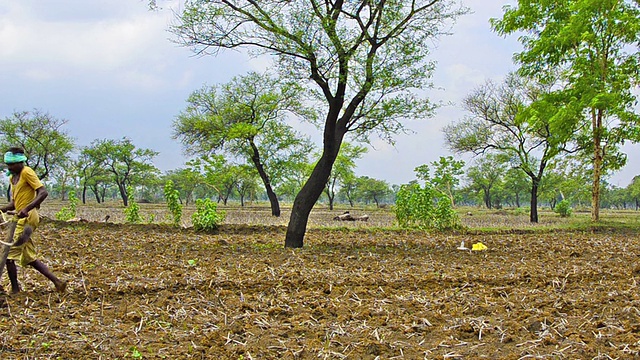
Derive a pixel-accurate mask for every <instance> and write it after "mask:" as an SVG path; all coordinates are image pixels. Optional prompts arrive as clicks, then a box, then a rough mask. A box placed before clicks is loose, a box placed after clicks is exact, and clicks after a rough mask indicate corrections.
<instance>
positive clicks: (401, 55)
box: [152, 0, 465, 248]
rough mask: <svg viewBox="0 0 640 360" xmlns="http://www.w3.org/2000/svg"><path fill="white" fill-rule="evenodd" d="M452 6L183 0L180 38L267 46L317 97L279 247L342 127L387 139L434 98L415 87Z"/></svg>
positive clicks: (425, 80) (306, 203)
mask: <svg viewBox="0 0 640 360" xmlns="http://www.w3.org/2000/svg"><path fill="white" fill-rule="evenodd" d="M152 3H153V1H152ZM454 6H455V1H453V0H416V1H404V0H383V1H362V0H360V1H342V0H338V1H329V0H292V1H280V0H264V1H248V2H236V1H227V0H215V1H206V2H204V1H187V2H186V3H185V6H184V10H183V11H182V13H181V14H180V15H179V23H178V24H177V25H176V26H174V27H173V28H172V30H173V32H174V33H175V34H177V35H178V36H179V39H180V41H182V43H183V44H184V45H185V46H190V47H193V48H194V50H195V51H196V52H197V53H200V54H206V53H213V54H215V53H217V52H218V51H220V50H221V49H235V48H249V49H250V50H255V51H256V53H258V54H269V55H273V56H274V57H275V59H276V61H277V65H278V68H279V70H280V74H281V76H282V77H283V78H287V79H291V80H293V81H298V82H306V81H310V82H311V84H310V86H308V87H309V88H310V87H311V86H313V89H314V90H315V91H314V95H316V97H317V99H318V100H319V101H321V102H322V103H323V107H324V116H325V118H324V121H323V122H322V124H323V126H322V127H323V129H322V144H323V148H322V155H321V157H320V159H319V160H318V161H317V163H316V166H315V167H314V169H313V171H312V173H311V175H310V176H309V178H308V179H307V181H306V182H305V184H304V186H303V187H302V189H301V190H300V192H299V193H298V195H297V196H296V198H295V200H294V203H293V207H292V211H291V217H290V219H289V225H288V227H287V233H286V237H285V247H294V248H297V247H302V246H303V241H304V235H305V231H306V227H307V222H308V219H309V214H310V212H311V209H312V208H313V206H314V205H315V203H316V201H317V200H318V198H319V197H320V196H321V195H322V192H323V191H324V189H325V185H326V183H327V181H328V179H329V176H330V175H331V169H332V167H333V164H334V162H335V160H336V157H337V156H338V153H339V151H340V146H341V144H342V141H343V139H344V137H345V135H346V134H347V133H348V132H351V133H352V134H353V135H354V136H356V137H358V138H359V139H360V140H367V139H368V138H369V136H371V135H379V136H381V137H382V138H384V139H387V140H390V141H391V140H392V138H393V135H395V134H397V133H398V132H401V131H403V130H404V127H403V125H402V122H401V120H402V119H419V118H425V117H430V116H431V115H432V114H433V110H434V106H433V104H431V103H430V102H429V101H427V100H426V99H423V98H420V97H419V96H418V95H417V94H416V92H415V91H412V90H414V89H426V88H430V87H432V85H431V83H430V82H429V79H430V77H431V74H432V71H433V69H434V64H433V63H431V62H429V61H427V56H428V55H429V49H430V47H431V46H433V42H434V41H435V40H436V39H438V38H439V37H440V35H442V34H443V33H444V31H443V30H442V28H443V27H445V26H446V24H447V23H448V22H449V21H450V20H453V19H455V18H456V17H457V16H458V15H460V14H462V13H464V12H465V10H464V9H459V8H457V7H454ZM301 85H303V84H301ZM304 85H305V86H306V85H307V84H304Z"/></svg>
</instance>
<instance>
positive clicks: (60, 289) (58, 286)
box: [55, 280, 67, 293]
mask: <svg viewBox="0 0 640 360" xmlns="http://www.w3.org/2000/svg"><path fill="white" fill-rule="evenodd" d="M55 285H56V291H57V292H59V293H63V292H65V291H66V290H67V281H66V280H64V281H60V282H59V283H56V284H55Z"/></svg>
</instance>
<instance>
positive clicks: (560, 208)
mask: <svg viewBox="0 0 640 360" xmlns="http://www.w3.org/2000/svg"><path fill="white" fill-rule="evenodd" d="M553 211H554V212H555V213H556V214H558V215H560V216H561V217H569V216H571V213H572V209H571V203H570V202H569V200H567V199H564V200H562V201H560V202H559V203H558V204H556V207H555V208H554V209H553Z"/></svg>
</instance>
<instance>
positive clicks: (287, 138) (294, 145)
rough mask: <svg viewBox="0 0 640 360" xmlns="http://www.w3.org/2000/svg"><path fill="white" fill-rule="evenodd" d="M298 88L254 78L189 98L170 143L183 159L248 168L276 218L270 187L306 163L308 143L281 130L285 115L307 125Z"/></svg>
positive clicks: (310, 116) (275, 202)
mask: <svg viewBox="0 0 640 360" xmlns="http://www.w3.org/2000/svg"><path fill="white" fill-rule="evenodd" d="M301 93H302V92H301V88H300V86H298V85H296V84H294V83H290V82H289V83H286V82H282V81H279V80H278V79H274V78H273V77H271V76H268V75H263V74H258V73H255V72H252V73H249V74H247V75H245V76H238V77H235V78H234V79H233V80H231V81H230V82H229V83H227V84H224V85H222V86H219V87H217V86H213V87H204V88H202V89H200V90H198V91H195V92H194V93H192V94H191V96H190V97H189V99H188V103H189V105H188V106H187V108H186V110H184V111H183V112H182V113H181V114H180V115H179V116H178V117H177V119H176V120H175V122H174V123H173V128H174V137H175V138H178V139H180V140H181V141H182V143H183V145H184V149H185V151H186V152H187V153H189V154H196V155H202V156H206V155H210V154H211V153H214V152H218V153H219V152H222V153H225V154H228V155H230V157H233V158H241V159H244V160H245V161H246V162H247V163H250V164H253V166H254V167H255V169H256V170H257V172H258V174H259V175H260V179H262V183H263V184H264V188H265V190H266V192H267V197H268V198H269V201H270V203H271V214H272V215H273V216H280V203H279V201H278V197H277V196H276V193H275V191H274V190H273V185H272V183H273V182H274V180H276V181H277V180H279V179H278V176H279V175H280V173H281V172H283V171H284V170H286V169H287V167H288V165H291V164H292V163H293V162H296V161H306V157H307V155H308V154H309V152H310V151H311V147H312V144H311V142H310V141H309V140H308V139H306V138H304V137H302V136H301V135H299V134H298V133H296V132H295V131H294V130H293V128H292V127H291V126H289V125H287V123H286V120H287V115H289V114H296V115H300V116H303V117H305V119H308V120H313V116H314V113H313V112H312V111H310V110H309V109H307V108H306V107H305V106H303V103H302V98H301Z"/></svg>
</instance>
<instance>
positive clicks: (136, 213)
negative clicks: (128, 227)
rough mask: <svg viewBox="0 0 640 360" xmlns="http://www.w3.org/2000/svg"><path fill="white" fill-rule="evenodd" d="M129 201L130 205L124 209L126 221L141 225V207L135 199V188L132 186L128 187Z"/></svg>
mask: <svg viewBox="0 0 640 360" xmlns="http://www.w3.org/2000/svg"><path fill="white" fill-rule="evenodd" d="M127 200H128V201H127V203H128V205H127V207H126V208H125V209H124V215H125V221H126V222H128V223H132V224H139V223H141V222H142V217H141V216H140V206H139V205H138V203H136V201H135V198H134V197H133V188H132V187H131V186H129V187H127Z"/></svg>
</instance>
